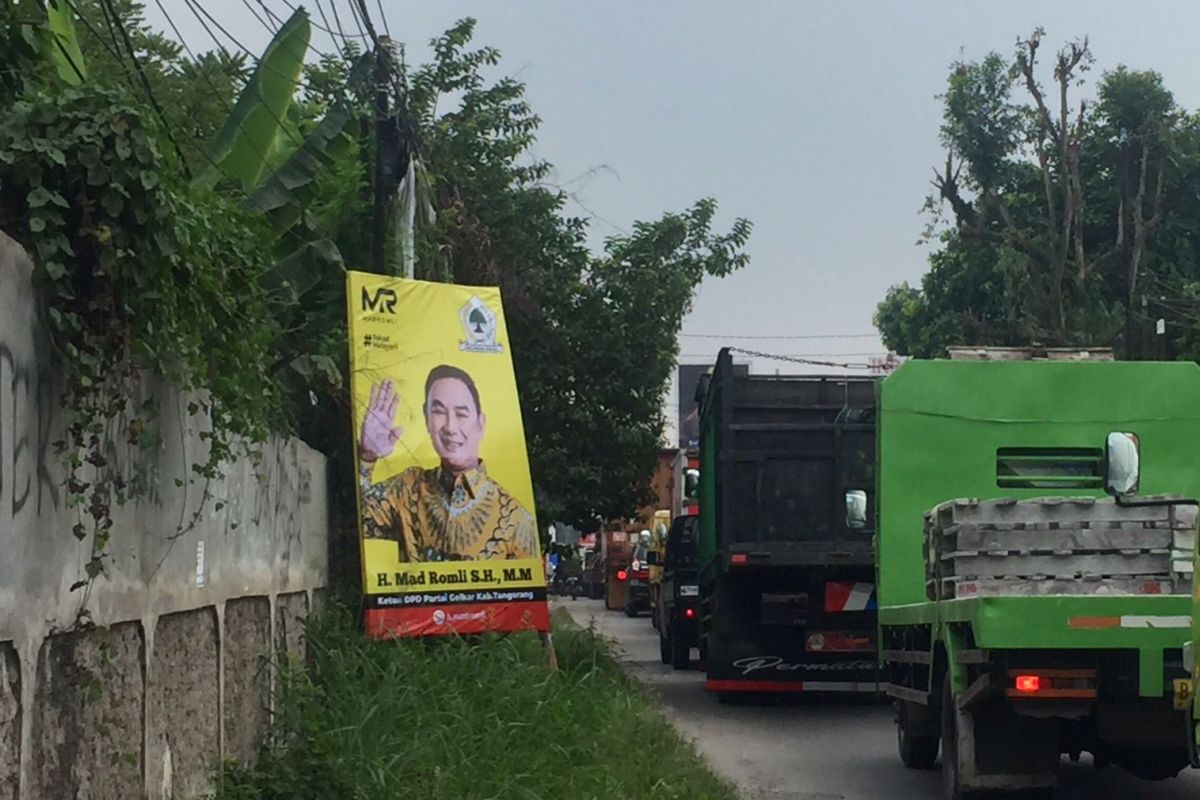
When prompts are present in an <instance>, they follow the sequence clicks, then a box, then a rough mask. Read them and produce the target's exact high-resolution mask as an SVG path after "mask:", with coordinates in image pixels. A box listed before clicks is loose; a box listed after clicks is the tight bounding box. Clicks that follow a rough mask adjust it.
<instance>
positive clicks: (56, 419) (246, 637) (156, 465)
mask: <svg viewBox="0 0 1200 800" xmlns="http://www.w3.org/2000/svg"><path fill="white" fill-rule="evenodd" d="M31 269H32V265H31V263H30V261H29V259H28V257H27V256H26V254H25V253H24V251H22V250H21V249H20V248H19V247H18V246H17V245H16V244H15V243H14V242H12V240H11V239H8V238H7V237H5V236H4V235H3V234H2V233H0V800H42V799H43V798H45V799H46V800H50V799H51V798H53V800H60V798H89V799H90V800H100V799H101V798H121V799H122V800H124V799H125V798H138V797H148V798H169V797H180V798H188V797H195V796H197V795H199V794H200V793H202V792H203V791H204V790H205V789H206V788H207V786H208V782H209V779H210V777H211V774H212V770H213V768H214V766H215V765H216V764H217V763H218V762H219V760H220V759H221V758H222V757H225V756H236V757H239V758H251V757H253V754H254V751H255V748H256V745H257V740H258V735H259V734H260V733H261V732H262V731H263V729H264V726H265V725H266V722H267V720H268V716H269V711H268V703H269V698H270V691H269V689H270V680H271V672H270V670H269V669H268V668H267V667H268V661H269V659H270V657H271V655H272V654H273V653H274V652H275V651H276V650H277V649H291V650H293V651H296V650H299V651H301V652H302V650H303V638H302V633H303V629H302V622H303V619H304V618H305V617H306V616H307V615H308V612H309V609H310V608H311V607H312V606H313V602H314V594H316V593H319V592H320V591H322V590H323V587H325V586H326V584H327V576H328V564H327V561H328V555H327V554H328V521H327V517H326V483H325V462H324V459H323V458H322V457H321V456H320V455H319V454H317V453H315V452H313V451H312V450H310V449H308V448H307V447H305V446H304V445H303V444H300V443H299V442H296V441H291V440H287V441H283V440H281V441H272V442H270V443H269V444H268V445H266V446H265V447H264V448H263V451H262V458H261V461H260V462H259V463H258V464H257V465H255V464H251V463H249V462H248V461H247V462H244V463H238V464H234V465H232V466H231V467H229V468H228V469H227V471H226V476H225V478H224V479H223V480H221V481H219V482H214V483H213V484H211V485H208V486H205V485H204V482H203V481H202V480H197V481H195V482H192V478H193V476H192V474H191V470H190V465H191V464H193V463H197V462H201V461H203V459H204V453H205V448H204V443H203V441H202V439H201V438H200V437H199V433H200V430H199V429H198V428H197V424H198V422H197V420H195V419H193V418H191V417H189V416H188V414H187V411H186V408H187V405H188V402H189V398H187V397H185V396H182V395H181V394H179V393H178V392H175V391H174V390H173V389H171V388H170V387H169V386H167V385H165V384H164V383H163V382H162V381H158V380H152V379H149V380H147V381H146V382H145V386H144V392H145V393H146V395H147V396H153V397H154V398H155V399H156V400H157V401H158V405H159V408H160V411H159V414H158V418H157V425H158V426H159V428H160V436H159V442H160V443H159V444H158V445H156V446H154V447H152V448H150V449H148V450H147V449H142V448H140V447H138V446H135V445H131V444H129V443H127V442H126V441H125V439H126V438H127V437H125V436H123V435H122V432H123V426H115V427H114V429H113V430H112V431H110V433H109V436H108V438H107V442H106V447H107V452H108V458H109V461H110V463H111V464H112V465H113V466H112V468H113V469H117V470H120V472H121V474H122V475H123V476H124V477H125V478H126V480H127V481H129V482H130V483H131V485H137V486H139V487H140V488H139V491H138V493H137V496H136V497H135V498H134V499H132V500H131V501H130V502H128V503H127V504H126V505H125V506H123V507H121V508H119V509H118V510H117V511H116V513H115V514H114V523H115V524H114V527H113V535H112V543H111V545H110V552H111V559H110V560H108V562H107V574H106V575H104V576H101V577H100V578H98V579H97V580H96V581H94V582H93V583H92V585H91V587H90V588H88V589H84V590H74V591H72V590H71V588H70V587H71V585H72V584H74V583H75V582H76V581H78V580H80V579H81V578H82V577H83V566H84V564H85V563H86V562H87V560H88V558H89V556H90V542H87V541H85V542H79V541H77V540H76V539H75V537H74V536H73V535H72V527H73V526H74V525H75V524H76V523H77V522H79V521H80V519H81V517H80V511H79V510H78V509H74V508H69V507H67V504H66V502H65V500H66V498H65V496H64V489H63V483H64V474H65V473H64V470H63V469H62V468H61V467H60V466H59V461H58V457H57V456H56V455H55V453H54V448H53V442H55V441H56V440H59V439H61V438H63V430H62V428H63V425H64V415H63V414H62V412H61V411H60V410H59V402H58V399H57V395H56V381H55V367H54V362H53V359H52V358H51V357H50V353H49V352H48V347H47V342H46V337H45V331H44V328H43V327H42V326H41V324H40V322H39V314H38V310H37V309H38V304H37V300H36V298H35V294H34V290H33V287H32V285H31ZM177 481H178V482H179V483H180V484H181V485H177ZM206 490H207V495H208V496H207V498H206V496H205V495H206ZM84 610H86V611H87V616H85V617H81V616H80V612H81V611H84Z"/></svg>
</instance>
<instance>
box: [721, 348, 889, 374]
mask: <svg viewBox="0 0 1200 800" xmlns="http://www.w3.org/2000/svg"><path fill="white" fill-rule="evenodd" d="M729 351H730V352H731V353H740V354H742V355H744V356H752V357H753V358H767V359H771V360H773V361H787V362H790V363H792V364H806V365H808V366H814V367H837V368H840V369H873V366H872V365H871V364H868V363H865V362H856V361H821V360H818V359H813V358H801V357H799V356H783V355H778V354H776V353H760V352H758V351H757V350H744V349H742V348H741V347H731V348H729Z"/></svg>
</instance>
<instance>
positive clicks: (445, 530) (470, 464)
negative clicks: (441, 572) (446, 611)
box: [358, 364, 538, 561]
mask: <svg viewBox="0 0 1200 800" xmlns="http://www.w3.org/2000/svg"><path fill="white" fill-rule="evenodd" d="M399 405H400V396H399V394H398V393H397V392H396V389H395V386H394V385H393V383H392V382H391V381H390V380H385V381H381V382H378V383H375V384H374V385H372V387H371V397H370V401H369V405H368V408H367V412H366V415H365V417H364V418H363V424H362V430H361V432H360V437H359V446H358V454H359V467H360V475H359V479H360V481H361V484H362V516H363V527H364V535H365V536H367V537H369V538H380V539H392V540H395V541H397V542H398V543H399V546H400V558H401V560H402V561H454V560H474V559H504V558H530V557H534V556H536V555H537V552H538V548H537V529H536V527H535V525H534V520H533V515H532V514H530V513H529V511H528V510H526V509H525V508H524V507H522V505H521V504H520V502H518V501H517V499H516V498H515V497H513V496H512V495H511V494H509V493H508V492H507V491H506V490H505V489H504V488H503V487H501V486H500V485H499V484H498V483H496V481H495V480H494V479H492V478H491V477H490V476H489V475H488V474H487V470H486V469H485V467H484V463H483V459H482V458H481V457H480V455H479V449H480V445H481V444H482V442H483V438H484V433H485V431H486V428H487V417H486V416H485V415H484V412H483V405H482V403H481V401H480V396H479V389H478V388H477V387H476V385H475V381H474V379H472V378H471V376H470V375H469V374H467V373H466V372H465V371H464V370H462V369H459V368H458V367H454V366H450V365H447V364H443V365H440V366H437V367H434V368H433V369H432V370H431V371H430V372H429V376H428V378H427V379H426V380H425V397H424V403H423V408H422V410H423V412H424V416H425V427H426V430H427V431H428V433H429V438H430V440H431V441H432V443H433V449H434V451H435V452H436V453H437V455H438V458H439V463H438V464H437V465H436V466H432V467H422V466H415V467H410V468H408V469H406V470H405V471H404V472H402V473H400V474H399V475H396V476H394V477H392V478H389V479H387V480H385V481H383V482H381V483H374V482H372V477H371V476H372V473H373V472H374V470H375V464H376V462H378V461H379V460H380V459H383V458H387V457H388V456H389V455H391V453H392V451H393V450H395V448H396V445H397V443H398V442H399V440H400V437H401V436H402V435H403V433H404V431H403V430H402V429H401V428H400V427H398V426H397V425H396V424H395V421H396V412H397V410H398V408H399Z"/></svg>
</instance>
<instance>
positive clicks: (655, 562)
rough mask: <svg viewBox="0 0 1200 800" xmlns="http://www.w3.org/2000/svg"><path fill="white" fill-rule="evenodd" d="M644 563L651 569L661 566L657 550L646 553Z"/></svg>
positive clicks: (660, 555)
mask: <svg viewBox="0 0 1200 800" xmlns="http://www.w3.org/2000/svg"><path fill="white" fill-rule="evenodd" d="M646 563H647V564H649V565H650V566H652V567H661V566H662V553H660V552H658V551H657V550H650V551H648V552H647V553H646Z"/></svg>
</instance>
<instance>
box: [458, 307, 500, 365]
mask: <svg viewBox="0 0 1200 800" xmlns="http://www.w3.org/2000/svg"><path fill="white" fill-rule="evenodd" d="M458 317H459V319H461V320H462V326H463V332H464V333H465V334H466V338H465V339H463V340H462V343H461V344H459V349H461V350H464V351H466V352H468V353H499V352H501V351H503V349H504V348H503V347H501V346H500V345H498V344H496V312H494V311H492V310H491V309H490V308H488V307H487V303H485V302H483V301H482V300H480V299H479V298H478V297H472V298H471V299H470V300H468V301H467V304H466V305H465V306H463V307H462V310H460V311H459V312H458Z"/></svg>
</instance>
